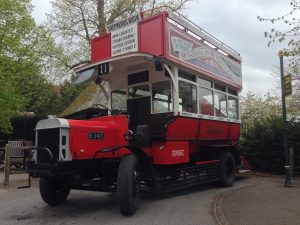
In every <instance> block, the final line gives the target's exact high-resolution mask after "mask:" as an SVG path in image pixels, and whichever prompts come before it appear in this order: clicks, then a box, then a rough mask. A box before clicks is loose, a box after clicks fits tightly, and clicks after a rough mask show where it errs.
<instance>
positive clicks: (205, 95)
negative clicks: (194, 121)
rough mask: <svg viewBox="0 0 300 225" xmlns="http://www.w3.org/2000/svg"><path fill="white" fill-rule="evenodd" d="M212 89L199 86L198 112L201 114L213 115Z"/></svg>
mask: <svg viewBox="0 0 300 225" xmlns="http://www.w3.org/2000/svg"><path fill="white" fill-rule="evenodd" d="M213 104H214V103H213V92H212V90H209V89H206V88H203V87H199V113H201V114H203V115H209V116H213V115H214V105H213Z"/></svg>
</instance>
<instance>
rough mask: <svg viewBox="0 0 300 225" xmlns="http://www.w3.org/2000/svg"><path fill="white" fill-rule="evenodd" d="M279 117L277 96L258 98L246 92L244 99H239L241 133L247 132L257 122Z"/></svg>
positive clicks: (269, 95) (266, 95)
mask: <svg viewBox="0 0 300 225" xmlns="http://www.w3.org/2000/svg"><path fill="white" fill-rule="evenodd" d="M280 115H281V111H280V98H279V96H272V95H271V94H270V93H267V94H265V95H264V96H263V97H260V96H257V95H255V94H254V93H252V92H248V93H247V95H246V96H245V97H242V98H241V121H242V133H243V132H247V130H248V129H249V127H251V126H253V124H254V123H255V122H256V121H258V120H262V119H266V118H269V117H272V116H280Z"/></svg>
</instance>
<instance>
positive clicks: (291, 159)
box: [289, 147, 295, 179]
mask: <svg viewBox="0 0 300 225" xmlns="http://www.w3.org/2000/svg"><path fill="white" fill-rule="evenodd" d="M289 150H290V151H289V163H290V173H291V179H292V178H293V176H294V165H295V161H294V148H293V147H291V148H290V149H289Z"/></svg>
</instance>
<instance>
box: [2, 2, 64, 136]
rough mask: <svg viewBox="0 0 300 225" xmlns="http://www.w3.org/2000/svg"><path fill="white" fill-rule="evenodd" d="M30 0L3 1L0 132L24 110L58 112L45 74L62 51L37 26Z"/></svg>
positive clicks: (44, 113)
mask: <svg viewBox="0 0 300 225" xmlns="http://www.w3.org/2000/svg"><path fill="white" fill-rule="evenodd" d="M31 10H32V5H31V1H30V0H0V86H1V88H0V108H1V110H0V132H2V133H10V132H11V131H12V127H11V125H10V119H11V118H12V117H14V116H16V115H17V114H20V113H21V112H24V111H33V112H34V113H35V114H37V115H47V114H49V113H51V112H56V111H57V109H56V108H55V107H56V104H53V102H54V101H55V100H57V96H58V94H57V92H56V91H55V89H54V86H53V85H52V84H51V83H50V82H49V81H48V80H47V79H46V77H45V76H44V75H43V74H44V72H45V69H46V68H47V66H48V67H49V62H51V60H49V59H50V58H56V57H57V55H59V53H60V52H61V49H59V48H57V46H56V44H55V41H54V39H53V38H52V37H51V34H50V33H49V32H48V31H47V30H46V29H45V28H44V27H43V26H37V25H36V24H35V22H34V19H33V18H32V16H31Z"/></svg>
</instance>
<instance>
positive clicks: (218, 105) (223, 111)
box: [215, 92, 227, 118]
mask: <svg viewBox="0 0 300 225" xmlns="http://www.w3.org/2000/svg"><path fill="white" fill-rule="evenodd" d="M215 110H216V116H218V117H225V118H227V101H226V95H225V94H222V93H219V92H215Z"/></svg>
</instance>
